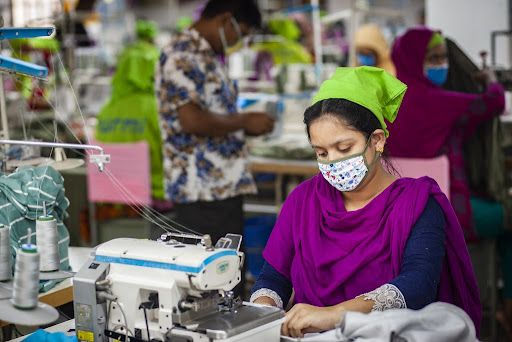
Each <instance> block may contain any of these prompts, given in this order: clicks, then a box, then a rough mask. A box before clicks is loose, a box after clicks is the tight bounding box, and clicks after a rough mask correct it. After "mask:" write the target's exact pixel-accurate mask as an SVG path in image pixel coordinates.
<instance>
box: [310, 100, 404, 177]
mask: <svg viewBox="0 0 512 342" xmlns="http://www.w3.org/2000/svg"><path fill="white" fill-rule="evenodd" d="M324 115H333V116H334V117H336V118H337V119H338V120H339V121H340V122H341V123H343V124H345V125H347V126H349V127H351V128H352V129H354V130H356V131H359V132H361V133H362V134H363V135H364V137H365V138H366V139H368V138H370V135H371V134H372V133H373V132H374V131H375V130H376V129H382V125H381V124H380V121H379V119H377V117H376V116H375V114H373V113H372V112H371V111H370V110H369V109H368V108H366V107H363V106H361V105H359V104H357V103H355V102H352V101H349V100H346V99H325V100H322V101H318V102H317V103H315V104H314V105H312V106H310V107H308V108H306V110H305V111H304V123H305V124H306V133H307V135H308V140H310V141H311V137H310V135H309V127H310V126H311V123H312V122H313V121H315V120H316V119H318V118H320V117H322V116H324ZM382 159H383V160H384V162H385V164H386V165H385V168H386V169H387V170H388V171H390V172H392V173H394V174H396V175H397V176H399V173H398V171H397V170H396V169H395V168H394V167H393V165H392V164H391V162H390V160H389V159H390V156H389V151H388V150H387V148H386V147H384V152H383V153H382Z"/></svg>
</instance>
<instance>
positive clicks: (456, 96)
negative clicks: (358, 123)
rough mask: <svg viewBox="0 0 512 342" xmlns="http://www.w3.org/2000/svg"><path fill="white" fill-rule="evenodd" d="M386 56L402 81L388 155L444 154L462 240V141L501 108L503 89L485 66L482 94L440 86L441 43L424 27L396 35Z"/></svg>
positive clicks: (443, 69)
mask: <svg viewBox="0 0 512 342" xmlns="http://www.w3.org/2000/svg"><path fill="white" fill-rule="evenodd" d="M391 57H392V59H393V62H394V63H395V67H396V71H397V78H398V79H399V80H401V81H402V82H404V83H405V84H407V86H408V91H407V94H406V95H405V97H404V100H403V102H402V106H401V107H400V111H399V115H398V116H397V119H396V121H395V122H394V123H393V125H392V126H391V127H390V129H389V131H390V136H391V138H390V139H389V140H388V148H389V151H390V153H391V155H393V156H394V157H409V158H432V157H435V156H438V155H441V154H446V155H447V156H448V159H449V160H450V202H451V204H452V206H453V208H454V210H455V213H456V214H457V218H458V220H459V223H460V225H461V227H462V229H463V230H464V235H465V237H466V240H468V241H472V240H475V239H476V233H475V225H474V222H473V219H472V210H471V204H470V201H469V189H468V186H467V181H466V172H465V164H464V156H463V152H462V145H463V142H464V140H465V139H467V138H469V137H471V135H472V134H473V132H474V131H475V129H476V127H477V126H478V124H479V123H481V122H482V121H484V120H487V119H489V118H492V117H493V116H496V115H500V114H501V113H502V112H503V109H504V108H505V95H504V89H503V87H502V86H501V85H499V84H498V83H496V78H495V76H494V74H493V73H492V72H491V71H490V70H486V75H487V81H488V83H489V86H488V88H487V92H486V93H485V94H478V95H475V94H466V93H459V92H452V91H446V90H443V89H441V85H442V84H443V83H444V82H445V81H446V76H447V74H448V57H447V50H446V44H445V41H444V38H443V37H442V36H441V35H440V34H439V33H436V32H434V31H433V30H431V29H428V28H426V27H418V28H413V29H410V30H408V31H407V32H406V33H405V34H404V35H403V36H401V37H398V38H397V39H396V40H395V43H394V45H393V49H392V55H391Z"/></svg>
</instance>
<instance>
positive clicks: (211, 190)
mask: <svg viewBox="0 0 512 342" xmlns="http://www.w3.org/2000/svg"><path fill="white" fill-rule="evenodd" d="M260 25H261V14H260V12H259V9H258V7H257V5H256V4H255V3H254V1H252V0H245V1H240V0H210V1H209V2H208V3H207V4H206V6H205V8H204V10H203V12H202V14H201V17H200V19H199V20H198V21H197V22H195V23H194V24H193V25H192V27H190V28H188V29H185V30H184V31H182V33H180V34H178V35H177V36H175V37H174V38H173V39H172V41H171V42H170V43H169V44H168V45H167V46H166V47H165V48H164V49H163V51H162V55H161V57H160V62H159V65H158V70H157V77H158V79H159V80H158V87H159V92H158V97H159V112H160V121H161V126H162V139H163V144H164V147H163V157H164V173H165V185H164V186H165V191H166V196H167V199H169V200H170V201H172V202H174V204H175V209H176V214H177V221H178V222H180V223H181V224H183V225H185V226H186V227H188V228H191V229H193V230H196V231H199V232H201V233H208V234H210V235H211V236H212V239H213V242H214V243H215V242H216V241H217V240H218V239H219V238H220V237H222V236H224V235H225V234H226V233H236V234H241V233H242V229H243V211H242V196H243V195H245V194H250V193H255V192H256V187H255V184H254V181H253V178H252V176H251V173H250V168H249V161H248V158H247V150H246V146H245V136H246V135H252V136H256V135H261V134H265V133H269V132H271V131H272V129H273V126H274V119H273V118H272V117H271V116H270V115H268V114H267V113H256V112H252V113H244V114H239V113H237V103H236V100H237V89H236V85H235V84H234V83H233V82H232V81H231V80H230V79H229V78H228V74H227V70H226V68H225V65H223V63H222V62H221V59H220V58H219V56H225V55H226V50H227V49H228V48H229V47H230V46H234V45H235V44H236V43H240V41H241V39H242V38H243V36H246V35H248V34H250V31H251V30H253V29H257V28H259V27H260Z"/></svg>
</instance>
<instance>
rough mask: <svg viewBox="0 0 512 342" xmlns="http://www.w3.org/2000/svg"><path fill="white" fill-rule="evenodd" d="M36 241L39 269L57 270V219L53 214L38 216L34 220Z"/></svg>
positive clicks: (43, 270)
mask: <svg viewBox="0 0 512 342" xmlns="http://www.w3.org/2000/svg"><path fill="white" fill-rule="evenodd" d="M36 241H37V248H38V249H39V253H40V260H41V261H40V266H39V270H41V272H52V271H57V270H58V269H59V268H60V255H59V237H58V233H57V220H56V219H54V218H53V216H51V215H44V216H39V218H38V219H37V221H36Z"/></svg>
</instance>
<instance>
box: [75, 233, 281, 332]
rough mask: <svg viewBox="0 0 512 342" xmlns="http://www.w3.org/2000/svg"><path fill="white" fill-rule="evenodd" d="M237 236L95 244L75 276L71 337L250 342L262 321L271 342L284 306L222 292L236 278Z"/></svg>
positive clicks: (239, 261) (239, 259)
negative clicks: (73, 333)
mask: <svg viewBox="0 0 512 342" xmlns="http://www.w3.org/2000/svg"><path fill="white" fill-rule="evenodd" d="M240 242H241V237H240V236H239V235H232V234H228V235H227V236H226V237H225V238H223V239H221V240H219V242H218V243H217V246H216V247H215V248H214V247H213V246H211V242H210V241H209V239H208V237H207V236H206V238H205V239H204V241H203V243H201V244H185V243H180V242H178V241H176V240H172V239H170V238H169V236H166V235H163V236H162V239H161V240H159V241H151V240H137V239H128V238H123V239H115V240H111V241H108V242H105V243H104V244H101V245H99V246H98V247H97V248H96V250H95V251H94V252H92V253H91V257H90V259H89V261H88V262H87V263H86V264H85V265H84V266H83V267H82V268H81V269H80V271H79V272H78V273H77V274H76V275H75V279H74V285H73V287H74V291H73V292H74V303H75V304H74V305H75V321H76V330H77V336H78V340H79V341H91V340H92V339H91V338H93V337H94V341H103V340H106V338H107V337H111V338H117V339H119V338H121V337H124V335H125V334H126V333H127V334H128V336H130V335H131V336H133V339H130V340H132V341H149V340H150V338H151V339H155V338H156V339H159V340H161V341H164V340H165V341H167V340H168V341H196V340H197V341H208V340H215V339H222V340H225V341H228V340H227V339H226V338H230V339H229V341H235V340H242V339H243V340H245V341H249V340H251V338H249V337H250V336H252V335H254V334H255V331H256V330H258V331H259V330H261V329H262V327H266V328H265V329H264V330H265V332H266V333H268V332H269V331H271V332H272V334H273V335H275V334H276V333H277V341H278V340H279V326H280V322H281V318H282V317H283V316H284V314H283V312H282V311H281V310H279V309H277V308H271V307H256V306H250V305H247V304H246V305H242V303H241V302H240V300H236V299H235V298H233V294H232V292H231V291H229V290H231V289H233V287H235V286H236V285H237V284H238V283H239V282H240V278H241V268H242V267H241V266H242V264H243V253H242V252H241V251H240V250H239V247H240ZM220 246H222V247H220ZM270 325H271V326H272V328H273V329H269V327H270ZM276 327H277V330H276ZM234 336H236V339H233V338H234ZM258 336H259V337H258V338H257V339H255V340H254V341H257V340H261V339H260V338H261V337H262V336H260V335H258ZM204 338H206V340H205V339H204ZM239 338H241V339H239ZM248 338H249V339H248Z"/></svg>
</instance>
